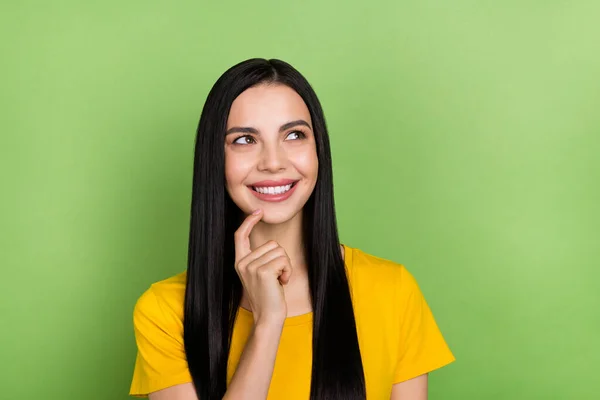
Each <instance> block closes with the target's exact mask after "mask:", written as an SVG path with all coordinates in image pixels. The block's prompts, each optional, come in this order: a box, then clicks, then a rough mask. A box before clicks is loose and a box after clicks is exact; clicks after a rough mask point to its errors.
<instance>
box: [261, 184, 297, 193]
mask: <svg viewBox="0 0 600 400" xmlns="http://www.w3.org/2000/svg"><path fill="white" fill-rule="evenodd" d="M291 188H292V184H291V183H290V184H289V185H285V186H271V187H256V186H253V187H252V189H254V190H255V191H257V192H258V193H262V194H281V193H285V192H287V191H288V190H290V189H291Z"/></svg>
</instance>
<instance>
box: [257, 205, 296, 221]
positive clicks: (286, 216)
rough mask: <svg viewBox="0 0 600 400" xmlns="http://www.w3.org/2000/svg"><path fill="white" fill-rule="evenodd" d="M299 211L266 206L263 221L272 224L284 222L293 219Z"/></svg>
mask: <svg viewBox="0 0 600 400" xmlns="http://www.w3.org/2000/svg"><path fill="white" fill-rule="evenodd" d="M298 213H299V211H293V212H290V211H285V210H269V207H265V208H264V214H263V217H262V219H261V222H264V223H266V224H270V225H277V224H283V223H284V222H288V221H289V220H291V219H293V218H294V217H295V216H296V215H298Z"/></svg>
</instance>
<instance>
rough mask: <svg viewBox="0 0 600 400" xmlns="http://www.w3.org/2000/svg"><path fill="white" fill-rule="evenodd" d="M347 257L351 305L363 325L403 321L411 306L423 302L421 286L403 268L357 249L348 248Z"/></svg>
mask: <svg viewBox="0 0 600 400" xmlns="http://www.w3.org/2000/svg"><path fill="white" fill-rule="evenodd" d="M346 255H347V260H346V266H347V271H348V284H349V286H350V291H351V293H352V301H353V304H354V307H355V312H356V314H357V317H358V319H359V320H362V321H363V323H367V324H375V326H377V324H381V323H383V322H385V321H400V320H401V319H404V318H405V316H406V315H407V312H408V311H409V310H410V308H411V304H414V303H415V301H417V302H418V301H421V299H422V297H423V296H422V293H421V290H420V288H419V285H418V283H417V281H416V279H415V278H414V276H413V275H412V274H411V272H410V271H409V270H408V269H407V268H406V267H405V266H404V264H402V263H400V262H397V261H393V260H390V259H386V258H383V257H378V256H375V255H373V254H369V253H367V252H365V251H362V250H360V249H357V248H348V249H347V250H346ZM423 300H424V299H423ZM413 308H414V307H413Z"/></svg>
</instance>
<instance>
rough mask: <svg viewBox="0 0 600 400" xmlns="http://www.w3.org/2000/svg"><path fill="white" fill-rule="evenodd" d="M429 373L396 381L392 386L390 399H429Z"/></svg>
mask: <svg viewBox="0 0 600 400" xmlns="http://www.w3.org/2000/svg"><path fill="white" fill-rule="evenodd" d="M427 381H428V374H423V375H419V376H417V377H416V378H412V379H409V380H407V381H404V382H400V383H396V384H395V385H394V386H392V396H391V397H390V400H427Z"/></svg>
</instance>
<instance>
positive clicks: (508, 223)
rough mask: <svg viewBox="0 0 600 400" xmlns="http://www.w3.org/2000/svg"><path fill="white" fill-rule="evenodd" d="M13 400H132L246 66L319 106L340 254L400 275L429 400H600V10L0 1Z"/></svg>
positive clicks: (1, 286)
mask: <svg viewBox="0 0 600 400" xmlns="http://www.w3.org/2000/svg"><path fill="white" fill-rule="evenodd" d="M0 10H1V12H0V15H1V16H0V18H1V20H0V22H1V24H0V34H1V39H0V40H1V44H2V47H1V60H0V68H1V71H0V72H1V75H0V76H1V89H0V93H1V95H0V96H1V103H0V106H1V108H0V113H1V121H0V129H1V139H0V149H1V159H0V163H1V165H0V167H1V168H0V178H1V181H0V183H1V186H0V187H1V190H2V192H1V197H0V202H1V207H0V213H1V214H0V224H1V229H0V240H1V241H0V243H1V246H2V247H1V249H0V250H1V251H0V266H1V268H2V275H1V279H0V293H1V296H2V298H1V302H0V307H1V308H0V311H1V324H0V325H1V327H0V332H1V333H0V335H1V338H0V339H1V340H0V346H1V348H0V359H1V367H0V368H1V370H2V371H1V373H0V397H1V398H2V399H64V400H67V399H121V400H125V399H127V398H128V396H127V392H128V389H129V384H130V380H131V374H132V371H133V365H134V357H135V351H136V349H135V341H134V336H133V328H132V311H133V306H134V303H135V301H136V299H137V298H138V296H139V295H140V294H141V293H142V292H143V291H144V290H145V289H146V288H147V287H148V286H149V285H150V284H151V283H152V282H155V281H157V280H160V279H163V278H166V277H168V276H170V275H173V274H175V273H178V272H181V271H183V270H184V269H185V268H186V254H187V253H186V252H187V235H188V222H189V206H190V204H189V203H190V193H191V184H192V159H193V143H194V138H195V129H196V126H197V123H198V119H199V116H200V112H201V109H202V106H203V104H204V100H205V98H206V95H207V94H208V91H209V90H210V88H211V86H212V85H213V83H214V82H215V80H216V79H217V78H218V77H219V76H220V74H221V73H223V72H224V71H225V70H226V69H227V68H229V67H230V66H232V65H233V64H235V63H237V62H239V61H242V60H244V59H247V58H251V57H266V58H280V59H283V60H286V61H288V62H290V63H291V64H292V65H294V66H295V67H296V68H298V69H299V70H300V71H301V72H302V73H303V74H304V75H305V76H306V77H307V79H308V80H309V81H310V82H311V84H312V85H313V86H314V88H315V90H316V92H317V94H318V95H319V97H320V100H321V102H322V104H323V107H324V110H325V115H326V118H327V122H328V127H329V131H330V136H331V142H332V151H333V158H334V182H335V198H336V206H337V214H338V220H339V221H338V222H339V229H340V235H341V239H342V242H343V243H346V244H348V245H350V246H353V247H358V248H360V249H362V250H364V251H367V252H369V253H372V254H375V255H377V256H379V257H384V258H388V259H392V260H394V261H397V262H400V263H402V264H404V265H405V266H406V267H407V268H408V269H409V271H411V272H412V273H413V274H414V275H415V277H416V278H417V280H418V282H419V284H420V286H421V289H422V291H423V293H424V294H425V296H426V298H427V300H428V302H429V304H430V306H431V308H432V310H433V312H434V315H435V317H436V320H437V322H438V324H439V326H440V328H441V330H442V332H443V334H444V336H445V338H446V340H447V342H448V343H449V345H450V347H451V349H452V351H453V352H454V354H455V356H456V358H457V361H456V362H455V363H453V364H451V365H450V366H448V367H445V368H443V369H441V370H439V371H436V372H434V373H432V374H431V377H430V398H431V399H598V398H600V378H599V377H598V375H599V374H600V273H599V272H598V268H599V261H598V260H599V259H600V251H599V247H600V211H599V207H600V206H599V205H600V189H599V186H598V185H599V183H600V140H599V135H600V128H599V127H600V24H599V23H598V21H599V20H600V2H598V1H550V0H548V1H512V0H510V1H467V0H453V1H392V0H387V1H381V0H375V1H372V2H366V1H345V2H342V1H339V2H332V1H304V2H297V1H254V2H246V1H229V2H216V1H215V2H208V1H185V2H181V1H179V2H177V1H175V2H172V1H139V0H135V1H114V0H106V1H102V2H91V1H89V2H85V1H79V2H75V1H46V2H31V1H13V2H2V5H1V9H0Z"/></svg>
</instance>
